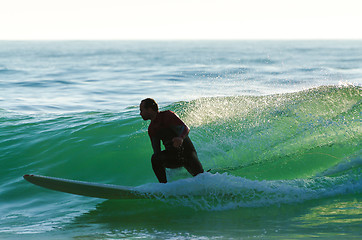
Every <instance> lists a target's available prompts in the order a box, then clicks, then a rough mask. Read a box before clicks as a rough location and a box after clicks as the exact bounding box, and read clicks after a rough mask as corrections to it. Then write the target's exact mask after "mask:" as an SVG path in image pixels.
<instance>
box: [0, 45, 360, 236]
mask: <svg viewBox="0 0 362 240" xmlns="http://www.w3.org/2000/svg"><path fill="white" fill-rule="evenodd" d="M147 97H152V98H154V99H155V100H156V101H157V102H158V103H159V106H160V108H161V110H166V109H169V110H172V111H174V112H176V113H177V114H178V115H179V116H180V117H181V118H182V119H183V120H184V122H185V123H186V124H187V125H188V126H189V127H190V128H191V131H190V138H191V139H192V141H193V142H194V145H195V147H196V149H197V151H198V155H199V158H200V161H201V162H202V164H203V166H204V168H205V170H208V169H211V171H210V172H207V173H204V174H200V175H198V176H196V177H191V176H190V175H189V174H188V173H187V172H186V171H185V170H184V169H175V170H169V171H168V172H167V174H168V179H169V180H170V182H169V183H167V184H159V183H157V179H156V177H155V176H154V173H153V171H152V167H151V162H150V157H151V154H152V148H151V145H150V142H149V138H148V135H147V127H148V124H149V122H147V121H143V120H142V119H141V117H140V116H139V103H140V101H141V100H142V99H144V98H147ZM361 104H362V41H0V166H1V167H0V174H1V175H0V176H1V177H0V239H6V240H7V239H87V240H88V239H89V240H91V239H311V238H318V239H332V240H333V239H360V238H361V236H362V172H361V169H362V148H361V146H362V144H361V143H362V141H361V140H362V124H361V112H362V106H361ZM24 174H38V175H45V176H53V177H60V178H67V179H74V180H81V181H89V182H97V183H107V184H116V185H126V186H135V187H137V188H139V189H140V190H143V191H147V192H157V193H161V194H158V197H156V198H150V199H148V198H147V199H138V200H105V199H96V198H89V197H83V196H77V195H71V194H67V193H61V192H56V191H52V190H47V189H43V188H40V187H38V186H35V185H32V184H30V183H29V182H27V181H25V180H24V179H23V177H22V176H23V175H24Z"/></svg>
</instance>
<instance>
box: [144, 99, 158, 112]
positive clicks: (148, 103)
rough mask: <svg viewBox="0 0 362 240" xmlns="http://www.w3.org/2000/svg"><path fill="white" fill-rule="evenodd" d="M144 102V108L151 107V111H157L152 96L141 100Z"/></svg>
mask: <svg viewBox="0 0 362 240" xmlns="http://www.w3.org/2000/svg"><path fill="white" fill-rule="evenodd" d="M141 103H143V104H144V106H145V108H146V109H147V108H151V109H152V110H153V111H155V112H158V105H157V103H156V101H155V100H154V99H152V98H146V99H143V100H142V101H141Z"/></svg>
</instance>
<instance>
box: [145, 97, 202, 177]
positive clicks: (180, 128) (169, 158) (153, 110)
mask: <svg viewBox="0 0 362 240" xmlns="http://www.w3.org/2000/svg"><path fill="white" fill-rule="evenodd" d="M140 115H141V116H142V118H143V120H145V121H146V120H151V123H150V125H149V126H148V135H149V137H150V139H151V144H152V148H153V155H152V158H151V163H152V169H153V171H154V172H155V174H156V177H157V179H158V181H159V182H160V183H166V182H167V177H166V168H180V167H185V168H186V170H187V171H188V172H189V173H190V174H191V175H192V176H196V175H197V174H199V173H203V172H204V169H203V168H202V165H201V163H200V161H199V158H198V157H197V153H196V150H195V147H194V145H193V144H192V142H191V139H190V138H189V137H188V134H189V131H190V128H189V127H188V126H186V124H185V123H184V122H183V121H182V120H181V119H180V118H179V117H178V116H177V115H176V114H175V113H174V112H172V111H169V110H168V111H159V110H158V105H157V103H156V102H155V100H153V99H152V98H146V99H144V100H142V101H141V104H140ZM161 141H162V143H163V145H164V146H165V150H164V151H161Z"/></svg>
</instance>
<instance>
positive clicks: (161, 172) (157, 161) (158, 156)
mask: <svg viewBox="0 0 362 240" xmlns="http://www.w3.org/2000/svg"><path fill="white" fill-rule="evenodd" d="M163 158H164V156H163V154H162V152H160V153H155V154H153V155H152V158H151V163H152V169H153V171H154V173H155V174H156V177H157V179H158V181H159V182H160V183H167V177H166V168H165V166H164V163H163V161H164V159H163Z"/></svg>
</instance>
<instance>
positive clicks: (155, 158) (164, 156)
mask: <svg viewBox="0 0 362 240" xmlns="http://www.w3.org/2000/svg"><path fill="white" fill-rule="evenodd" d="M151 162H152V169H153V171H154V172H155V174H156V177H157V179H158V181H159V182H160V183H166V182H167V177H166V168H179V167H182V162H181V161H179V160H178V159H177V153H176V152H173V151H167V150H165V151H162V152H159V153H156V154H153V155H152V158H151Z"/></svg>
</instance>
